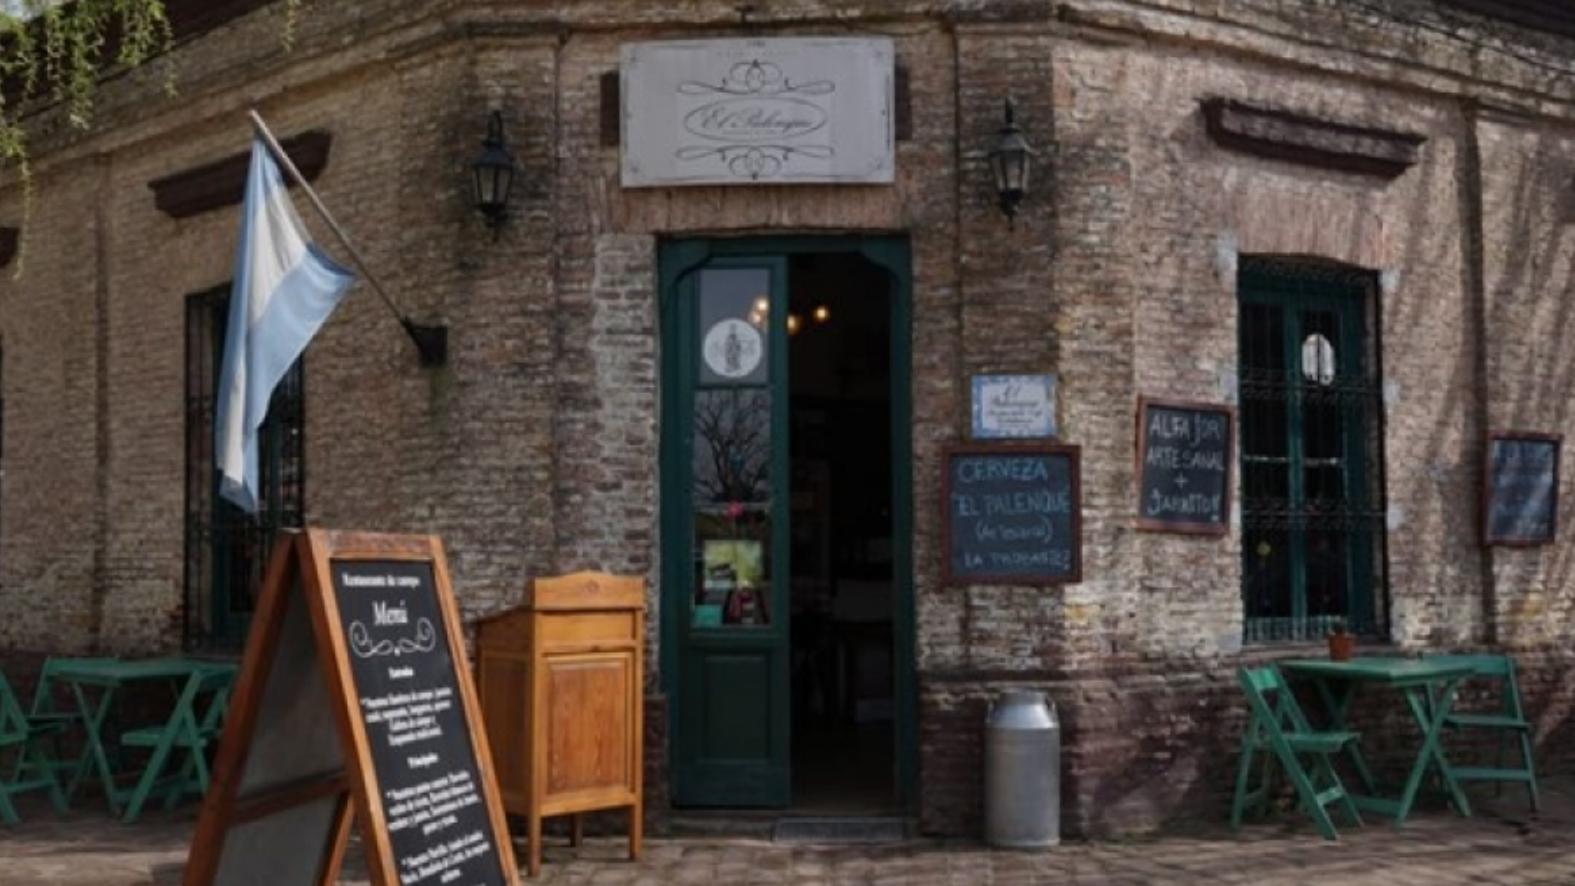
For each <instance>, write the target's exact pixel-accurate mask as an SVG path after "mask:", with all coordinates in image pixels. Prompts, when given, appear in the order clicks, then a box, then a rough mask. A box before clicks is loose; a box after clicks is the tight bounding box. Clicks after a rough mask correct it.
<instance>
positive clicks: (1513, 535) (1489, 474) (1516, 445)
mask: <svg viewBox="0 0 1575 886" xmlns="http://www.w3.org/2000/svg"><path fill="white" fill-rule="evenodd" d="M1562 442H1563V438H1562V437H1560V436H1559V435H1557V434H1539V433H1533V432H1529V431H1504V432H1494V433H1491V434H1489V435H1488V445H1487V466H1486V469H1485V471H1484V472H1483V473H1484V477H1483V479H1484V482H1485V484H1486V489H1485V490H1484V492H1483V496H1482V500H1483V517H1482V525H1483V535H1484V538H1485V539H1486V541H1487V543H1488V544H1498V545H1542V544H1549V543H1551V542H1552V541H1553V539H1554V536H1555V535H1556V533H1557V531H1558V510H1559V449H1560V446H1561V445H1562Z"/></svg>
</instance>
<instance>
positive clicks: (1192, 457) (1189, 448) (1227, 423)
mask: <svg viewBox="0 0 1575 886" xmlns="http://www.w3.org/2000/svg"><path fill="white" fill-rule="evenodd" d="M1232 417H1233V413H1232V410H1231V408H1230V407H1228V406H1214V405H1210V404H1207V403H1187V402H1178V401H1167V400H1150V399H1148V398H1146V397H1144V398H1139V400H1138V410H1137V459H1138V462H1137V478H1138V519H1137V525H1138V528H1140V529H1151V530H1156V531H1160V532H1191V533H1198V534H1206V535H1223V534H1224V533H1225V532H1227V531H1229V529H1230V475H1231V463H1232V461H1233V459H1232V455H1233V452H1232V434H1231V424H1232V421H1231V419H1232Z"/></svg>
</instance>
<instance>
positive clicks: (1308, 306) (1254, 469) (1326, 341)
mask: <svg viewBox="0 0 1575 886" xmlns="http://www.w3.org/2000/svg"><path fill="white" fill-rule="evenodd" d="M1238 273H1239V278H1238V281H1237V282H1238V288H1237V292H1238V298H1239V314H1238V333H1239V336H1238V345H1239V351H1238V359H1239V361H1240V367H1239V379H1240V385H1239V392H1240V415H1241V447H1240V451H1241V482H1242V487H1241V489H1242V491H1241V498H1242V509H1241V510H1242V518H1241V522H1242V597H1243V603H1244V606H1245V609H1246V612H1245V615H1246V619H1245V637H1244V639H1245V641H1246V642H1249V643H1262V642H1282V641H1301V640H1315V639H1318V638H1321V637H1323V636H1324V635H1326V634H1327V633H1329V631H1330V630H1332V629H1333V628H1335V627H1336V626H1340V627H1345V628H1348V629H1349V630H1350V631H1351V632H1352V633H1358V634H1368V635H1374V634H1378V633H1381V632H1382V630H1383V628H1382V626H1383V624H1384V617H1383V612H1382V608H1383V604H1384V599H1383V596H1384V595H1383V592H1382V591H1383V587H1384V577H1383V561H1384V557H1383V545H1384V511H1383V507H1382V499H1383V495H1382V489H1383V448H1382V446H1381V442H1380V441H1381V440H1382V422H1383V415H1382V398H1381V396H1380V391H1381V389H1380V384H1379V377H1380V375H1379V371H1380V366H1379V359H1380V356H1381V349H1380V346H1379V341H1378V334H1377V330H1378V328H1379V326H1378V322H1377V319H1378V309H1379V305H1378V299H1377V287H1376V285H1375V284H1376V279H1375V276H1374V275H1373V274H1372V273H1370V272H1365V271H1361V270H1358V269H1353V268H1349V267H1346V266H1340V265H1334V264H1332V263H1320V262H1313V261H1309V260H1296V259H1277V258H1268V257H1245V256H1244V257H1243V258H1242V260H1241V262H1240V266H1239V272H1238Z"/></svg>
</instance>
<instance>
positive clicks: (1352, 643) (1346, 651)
mask: <svg viewBox="0 0 1575 886" xmlns="http://www.w3.org/2000/svg"><path fill="white" fill-rule="evenodd" d="M1354 651H1356V635H1355V634H1346V633H1339V634H1330V635H1329V660H1330V661H1350V660H1351V653H1352V652H1354Z"/></svg>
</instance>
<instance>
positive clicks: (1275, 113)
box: [1203, 98, 1427, 178]
mask: <svg viewBox="0 0 1575 886" xmlns="http://www.w3.org/2000/svg"><path fill="white" fill-rule="evenodd" d="M1203 120H1204V125H1205V126H1206V128H1207V130H1208V134H1209V138H1211V139H1213V140H1214V142H1215V143H1216V144H1219V145H1220V146H1222V147H1226V148H1230V149H1232V150H1236V151H1241V152H1243V153H1246V154H1255V155H1257V156H1260V157H1268V158H1271V159H1275V160H1285V161H1288V162H1291V163H1300V164H1302V165H1305V166H1316V167H1319V168H1323V169H1335V170H1339V171H1342V172H1354V173H1357V174H1360V175H1372V176H1378V177H1380V178H1395V177H1397V176H1399V175H1401V174H1403V173H1404V172H1405V171H1406V170H1407V169H1410V168H1411V167H1412V166H1415V165H1416V163H1417V160H1418V159H1419V153H1420V148H1421V146H1422V144H1423V142H1425V141H1427V139H1426V137H1424V136H1420V135H1414V134H1412V133H1407V132H1395V131H1391V130H1387V129H1376V128H1372V127H1367V126H1354V125H1350V124H1346V123H1336V122H1333V121H1329V120H1321V119H1318V118H1316V117H1310V116H1306V115H1304V114H1297V113H1293V112H1291V111H1284V110H1280V109H1278V108H1266V107H1259V106H1255V105H1249V104H1247V103H1245V102H1241V101H1237V100H1235V99H1227V98H1209V99H1205V100H1204V101H1203Z"/></svg>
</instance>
